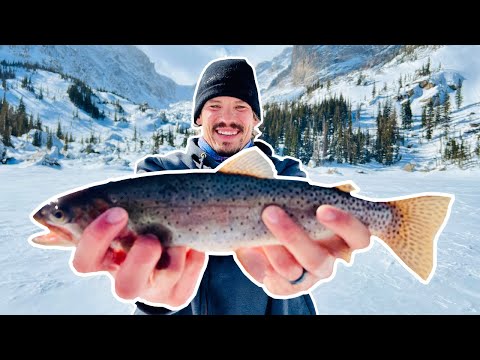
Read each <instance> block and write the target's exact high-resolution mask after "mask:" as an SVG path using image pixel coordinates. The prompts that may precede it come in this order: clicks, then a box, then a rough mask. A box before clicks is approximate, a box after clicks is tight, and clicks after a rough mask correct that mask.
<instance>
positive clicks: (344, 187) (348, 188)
mask: <svg viewBox="0 0 480 360" xmlns="http://www.w3.org/2000/svg"><path fill="white" fill-rule="evenodd" d="M335 189H338V190H340V191H343V192H346V193H352V192H359V191H360V188H359V187H358V186H357V184H355V183H354V182H353V181H351V182H346V183H343V184H340V185H337V186H335Z"/></svg>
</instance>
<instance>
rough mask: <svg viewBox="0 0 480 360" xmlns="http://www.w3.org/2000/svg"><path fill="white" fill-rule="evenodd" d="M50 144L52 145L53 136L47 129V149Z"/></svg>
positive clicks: (49, 147) (50, 146)
mask: <svg viewBox="0 0 480 360" xmlns="http://www.w3.org/2000/svg"><path fill="white" fill-rule="evenodd" d="M52 145H53V136H52V133H51V131H50V130H49V131H48V135H47V149H48V150H50V149H51V148H52Z"/></svg>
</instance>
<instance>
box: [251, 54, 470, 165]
mask: <svg viewBox="0 0 480 360" xmlns="http://www.w3.org/2000/svg"><path fill="white" fill-rule="evenodd" d="M284 53H286V54H287V51H285V52H284ZM290 54H291V55H290V56H289V59H287V58H281V57H279V58H278V59H274V60H272V62H271V64H269V65H270V66H265V65H264V66H262V67H261V68H258V69H257V70H258V75H257V76H258V78H259V79H260V80H259V81H264V80H263V79H265V77H266V76H265V75H266V74H267V73H269V72H272V70H271V69H275V68H277V67H281V68H282V69H284V70H283V71H282V72H280V73H277V75H276V76H277V77H276V78H275V79H273V80H270V82H269V84H268V85H267V86H265V85H264V86H263V90H262V98H263V103H264V104H267V103H275V102H277V103H278V102H283V101H286V100H289V101H291V100H294V101H296V102H301V103H307V104H310V105H314V104H318V103H320V102H321V101H322V100H324V99H328V98H332V97H335V96H336V97H339V96H340V95H342V96H343V97H344V98H345V99H346V100H347V101H348V102H349V103H350V104H351V107H352V110H353V112H356V114H355V119H354V120H353V128H362V129H365V128H369V129H370V130H371V131H372V133H373V132H374V131H375V130H376V116H377V114H378V109H379V105H381V106H384V105H385V103H386V102H387V101H390V102H391V103H393V104H394V107H395V110H396V112H397V114H398V121H397V124H398V126H399V127H401V116H400V114H401V112H402V106H403V105H404V104H405V103H406V101H407V99H408V101H409V102H410V107H411V110H412V115H413V127H412V129H411V131H407V132H406V133H405V137H406V139H407V144H406V147H405V148H403V149H402V151H403V160H404V161H403V164H404V163H411V162H413V163H415V164H421V165H424V166H425V167H426V168H432V167H436V166H437V165H438V158H439V153H440V152H441V151H443V150H444V149H445V136H443V135H444V134H443V131H444V129H443V128H442V126H438V125H437V126H435V128H434V129H433V133H432V139H431V141H426V140H425V138H424V137H425V133H426V129H425V127H424V126H422V125H421V122H422V111H423V109H424V107H426V106H427V105H428V104H429V102H430V101H432V102H433V103H434V104H435V107H436V108H438V110H439V109H441V108H442V106H444V104H445V100H446V96H447V95H448V97H449V103H450V104H451V106H450V122H449V131H450V133H449V138H454V139H457V140H458V139H461V140H463V141H464V143H465V146H466V147H468V148H469V149H470V151H471V153H474V152H475V150H474V149H478V144H479V135H480V129H479V126H480V115H479V113H480V78H479V75H478V69H480V60H479V59H480V46H466V45H458V46H454V45H449V46H418V45H416V46H387V45H385V46H377V45H351V46H349V45H342V46H334V45H324V46H323V45H322V46H294V47H293V48H291V53H290ZM427 67H428V71H426V68H427ZM422 69H423V70H422ZM459 82H460V83H461V84H460V85H461V89H458V88H459ZM459 93H460V94H459ZM459 95H460V97H461V98H462V99H461V101H460V103H458V97H459ZM439 111H440V110H439ZM459 141H460V140H459ZM477 152H478V150H477ZM476 161H477V162H478V156H477V159H476ZM401 165H402V164H401Z"/></svg>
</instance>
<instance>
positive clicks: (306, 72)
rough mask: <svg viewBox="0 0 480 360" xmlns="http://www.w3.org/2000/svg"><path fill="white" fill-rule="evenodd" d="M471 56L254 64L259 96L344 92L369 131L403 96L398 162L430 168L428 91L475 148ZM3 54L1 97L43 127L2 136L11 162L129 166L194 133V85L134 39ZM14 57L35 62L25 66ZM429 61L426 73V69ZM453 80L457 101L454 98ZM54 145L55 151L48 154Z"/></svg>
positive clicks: (301, 51) (329, 54) (320, 53)
mask: <svg viewBox="0 0 480 360" xmlns="http://www.w3.org/2000/svg"><path fill="white" fill-rule="evenodd" d="M477 59H480V46H397V45H395V46H394V45H391V46H390V45H351V46H349V45H338V46H334V45H315V46H293V47H289V48H286V49H285V50H284V51H283V52H282V53H281V54H280V55H278V56H276V57H275V58H274V59H272V60H271V61H267V62H262V63H260V64H258V66H257V69H256V72H257V80H258V83H259V87H260V89H261V94H262V103H263V104H264V105H265V104H268V103H272V102H282V101H284V100H295V101H297V102H302V103H306V104H310V105H313V104H317V103H319V102H321V101H322V100H323V99H328V98H331V97H335V96H340V95H342V96H343V97H344V98H345V99H346V100H347V101H348V103H349V104H351V108H352V111H353V113H354V120H353V124H352V125H353V128H354V129H357V128H361V129H369V131H371V133H372V134H374V132H375V130H376V116H377V113H378V109H379V106H384V104H385V103H386V102H387V100H388V101H391V102H392V103H393V104H394V107H395V110H396V112H397V114H398V125H399V126H401V116H400V114H401V112H402V107H403V106H404V104H405V103H406V101H407V99H408V101H409V102H410V106H411V111H412V115H413V126H412V129H409V130H408V131H405V132H403V133H402V134H403V135H404V136H405V142H404V144H403V145H402V148H401V153H402V159H401V161H400V162H399V163H398V164H396V166H400V167H403V166H405V165H409V166H413V167H415V166H416V167H417V169H424V170H428V169H433V168H438V167H441V164H440V161H439V158H440V152H441V151H442V150H443V149H444V148H445V142H446V138H445V137H444V136H443V128H442V126H436V127H435V128H434V129H433V130H432V134H431V137H432V138H431V139H430V140H429V141H426V140H425V133H426V129H425V127H424V126H422V125H421V122H422V111H423V109H424V107H425V106H426V105H427V104H428V103H429V102H430V101H433V102H435V103H436V104H437V105H438V107H439V108H440V107H441V106H442V104H443V103H444V102H445V99H446V95H447V94H448V97H449V100H450V104H451V107H450V134H449V136H450V137H451V138H456V139H462V141H464V143H465V146H466V147H468V149H469V151H470V153H471V154H474V153H475V150H476V149H477V148H478V143H479V131H480V126H479V124H480V116H479V115H478V114H479V112H480V108H479V106H480V105H479V99H480V95H479V90H478V89H479V84H480V82H479V81H480V79H479V78H478V76H479V75H478V74H477V71H476V69H479V68H480V67H479V65H480V64H479V60H477ZM0 61H3V63H4V64H6V65H4V66H3V67H2V69H3V70H2V71H3V72H6V71H7V70H8V71H11V72H13V73H14V75H12V74H10V76H7V78H6V79H5V86H6V88H7V91H6V92H5V89H4V87H3V86H2V87H0V99H2V98H3V97H4V96H5V99H6V101H7V102H8V104H9V106H10V108H12V109H15V111H18V107H19V106H20V103H23V106H24V107H25V109H26V114H27V117H31V118H33V119H32V120H33V122H36V120H37V119H39V120H40V121H41V123H42V125H43V126H44V128H43V129H42V131H43V133H42V134H40V135H36V136H37V137H38V136H40V137H41V138H42V141H41V143H40V144H36V145H35V146H34V145H33V144H32V143H33V142H34V140H35V139H34V136H35V131H33V132H32V131H31V130H30V131H28V132H24V133H22V134H19V135H15V134H12V135H13V136H12V140H11V142H12V144H11V145H10V146H7V144H5V141H3V140H4V139H1V138H0V143H1V144H2V145H1V148H0V159H3V161H4V162H7V163H9V164H13V163H22V162H24V164H23V166H26V165H28V164H32V163H41V164H51V163H55V161H56V162H57V163H62V161H63V160H68V159H83V160H82V161H84V162H86V163H94V162H96V161H100V162H101V163H112V162H116V163H121V164H126V165H127V166H132V164H133V162H134V160H135V159H138V158H140V157H142V156H144V155H145V154H148V153H156V152H157V151H159V152H162V151H168V150H171V149H173V148H175V147H178V148H181V147H182V145H183V144H184V141H185V138H186V137H187V136H188V135H189V134H191V133H192V130H191V129H190V131H189V132H188V130H187V129H188V128H190V123H191V119H190V117H191V106H192V103H191V98H192V95H193V88H189V87H184V86H183V87H182V86H178V85H176V84H175V83H174V82H173V81H171V80H169V79H168V78H165V77H163V76H160V75H158V74H156V73H155V71H154V66H153V63H151V62H150V61H149V59H148V58H147V57H146V56H145V55H144V54H143V53H142V52H141V51H140V50H138V49H137V48H136V47H133V46H0ZM18 62H21V63H23V64H24V63H29V64H39V66H38V65H37V66H36V67H35V66H33V67H30V68H29V67H25V66H22V65H21V64H19V63H18ZM427 64H428V68H429V71H428V73H427V72H426V71H423V72H422V69H425V67H426V66H427ZM5 74H6V73H5ZM77 79H78V80H80V81H83V83H84V84H86V86H90V87H91V94H92V95H91V98H92V101H93V103H94V104H95V106H96V108H97V109H98V110H97V111H98V112H99V113H101V114H102V116H103V117H101V118H95V117H94V116H93V115H92V113H89V111H88V110H85V109H82V107H81V106H80V107H79V105H78V104H76V103H75V101H74V100H73V99H72V97H71V95H69V89H71V87H72V86H73V85H74V84H75V83H76V81H77ZM459 82H461V84H462V87H461V92H462V101H461V104H457V94H458V92H459V90H458V86H459ZM2 85H3V84H2ZM179 99H184V100H181V101H180V100H179ZM458 105H460V106H458ZM0 117H1V116H0ZM0 122H1V120H0ZM0 126H1V123H0ZM59 126H60V127H61V130H62V132H63V133H67V134H69V137H71V139H70V138H69V139H67V142H69V143H68V144H67V146H68V148H65V147H64V145H65V140H64V139H62V136H60V137H59V138H58V139H55V136H56V135H57V134H56V132H57V129H58V127H59ZM46 127H48V130H49V131H50V132H53V133H54V134H52V141H53V142H54V141H56V142H57V150H55V149H53V150H52V147H51V146H49V147H48V148H47V146H46V145H47V140H48V134H47V128H46ZM186 132H188V134H186ZM168 136H170V139H169V140H168V139H167V137H168ZM160 137H161V140H160ZM37 140H38V139H37ZM70 140H73V141H70ZM37 142H38V141H37ZM49 145H52V144H49ZM52 151H53V155H50V153H51V152H52ZM55 154H57V155H58V156H57V157H58V158H57V160H54V159H51V157H52V156H53V157H54V158H55V156H54V155H55ZM48 156H50V160H48ZM7 160H8V161H7ZM332 165H334V164H332Z"/></svg>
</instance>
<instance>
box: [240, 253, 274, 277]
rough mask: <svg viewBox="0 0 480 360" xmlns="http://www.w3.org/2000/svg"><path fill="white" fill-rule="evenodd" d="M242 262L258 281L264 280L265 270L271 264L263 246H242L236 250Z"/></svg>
mask: <svg viewBox="0 0 480 360" xmlns="http://www.w3.org/2000/svg"><path fill="white" fill-rule="evenodd" d="M236 255H237V259H238V261H240V264H241V265H242V267H243V268H244V269H245V271H246V272H248V273H249V274H250V275H251V276H252V277H253V278H254V279H255V280H256V281H258V282H259V283H262V282H263V278H264V277H265V272H266V271H267V269H268V268H269V267H271V266H270V262H269V261H268V258H267V257H266V255H265V254H264V253H263V251H262V249H261V248H241V249H238V250H237V251H236Z"/></svg>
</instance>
